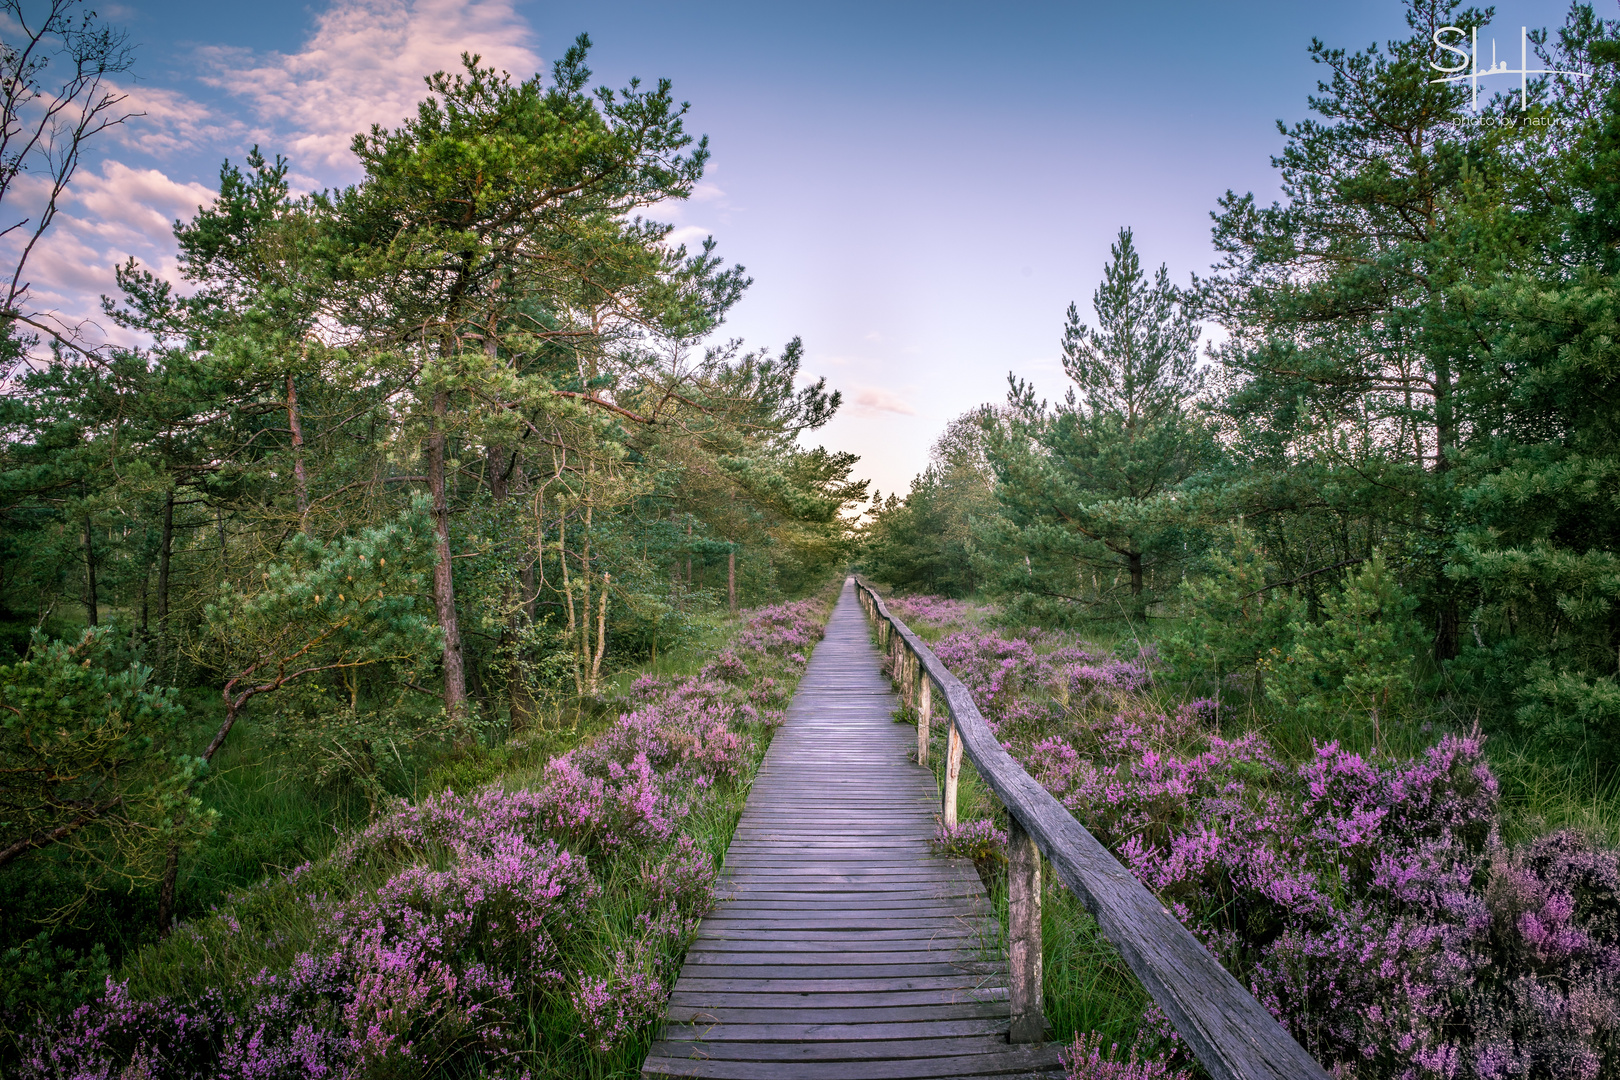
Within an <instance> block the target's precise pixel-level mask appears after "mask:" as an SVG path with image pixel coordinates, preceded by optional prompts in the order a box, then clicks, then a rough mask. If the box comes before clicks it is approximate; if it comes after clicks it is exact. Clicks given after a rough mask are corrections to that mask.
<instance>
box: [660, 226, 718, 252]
mask: <svg viewBox="0 0 1620 1080" xmlns="http://www.w3.org/2000/svg"><path fill="white" fill-rule="evenodd" d="M713 234H714V230H713V229H705V228H704V227H703V226H701V225H682V226H679V227H678V228H675V229H671V230H670V233H669V235H668V236H667V237H665V238H664V243H665V244H667V245H668V246H670V247H678V246H680V245H681V244H685V245H686V250H687V251H688V252H693V251H701V250H702V249H703V241H705V240H707V239H708V238H709V237H710V236H712V235H713Z"/></svg>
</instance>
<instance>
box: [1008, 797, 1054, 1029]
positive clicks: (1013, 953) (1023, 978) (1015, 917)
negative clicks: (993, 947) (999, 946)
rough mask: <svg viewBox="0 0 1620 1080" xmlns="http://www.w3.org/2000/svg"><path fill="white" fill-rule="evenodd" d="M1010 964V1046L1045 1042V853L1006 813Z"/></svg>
mask: <svg viewBox="0 0 1620 1080" xmlns="http://www.w3.org/2000/svg"><path fill="white" fill-rule="evenodd" d="M1007 962H1008V965H1009V967H1010V968H1011V970H1010V972H1009V975H1010V977H1011V978H1010V983H1011V985H1010V987H1009V993H1008V998H1009V1004H1010V1005H1011V1006H1012V1027H1011V1029H1009V1030H1008V1032H1007V1041H1008V1042H1015V1043H1033V1042H1042V1041H1044V1040H1045V1038H1046V1016H1045V1015H1044V1013H1043V1012H1042V1009H1041V852H1040V849H1039V848H1037V847H1036V846H1035V838H1034V837H1032V836H1030V835H1029V833H1027V832H1025V831H1024V826H1023V825H1022V824H1020V823H1019V821H1018V817H1017V815H1016V814H1013V813H1012V812H1010V811H1009V812H1008V814H1007Z"/></svg>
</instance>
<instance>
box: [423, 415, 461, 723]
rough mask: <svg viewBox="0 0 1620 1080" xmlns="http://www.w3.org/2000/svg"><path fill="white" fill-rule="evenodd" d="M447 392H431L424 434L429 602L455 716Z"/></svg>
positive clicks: (449, 708) (456, 651)
mask: <svg viewBox="0 0 1620 1080" xmlns="http://www.w3.org/2000/svg"><path fill="white" fill-rule="evenodd" d="M449 410H450V392H449V391H448V390H440V391H438V392H436V393H435V394H434V395H433V427H432V430H431V432H430V433H429V435H428V490H429V491H430V492H431V493H432V496H433V531H434V535H435V537H436V544H435V549H436V551H437V553H438V556H439V558H438V562H437V563H436V564H435V565H434V567H433V604H434V607H435V609H436V610H437V613H438V618H439V629H441V630H442V631H444V708H445V711H446V712H447V713H449V714H450V716H451V717H452V718H454V719H459V718H461V716H462V715H463V714H464V713H465V712H466V707H467V670H466V667H465V665H464V663H463V661H462V656H461V630H460V628H459V627H458V626H457V624H456V588H455V582H454V579H453V577H452V576H451V572H450V569H451V563H450V554H451V553H450V502H449V498H448V495H447V493H446V491H445V483H444V481H445V474H444V468H445V466H444V441H445V435H444V423H445V416H446V415H447V414H448V412H449Z"/></svg>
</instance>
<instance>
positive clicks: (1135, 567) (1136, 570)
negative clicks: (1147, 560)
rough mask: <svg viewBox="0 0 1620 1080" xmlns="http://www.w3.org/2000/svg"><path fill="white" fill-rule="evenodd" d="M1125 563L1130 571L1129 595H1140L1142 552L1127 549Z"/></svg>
mask: <svg viewBox="0 0 1620 1080" xmlns="http://www.w3.org/2000/svg"><path fill="white" fill-rule="evenodd" d="M1125 565H1126V566H1127V567H1129V568H1130V571H1131V595H1132V596H1141V595H1142V553H1141V552H1140V551H1127V552H1126V553H1125Z"/></svg>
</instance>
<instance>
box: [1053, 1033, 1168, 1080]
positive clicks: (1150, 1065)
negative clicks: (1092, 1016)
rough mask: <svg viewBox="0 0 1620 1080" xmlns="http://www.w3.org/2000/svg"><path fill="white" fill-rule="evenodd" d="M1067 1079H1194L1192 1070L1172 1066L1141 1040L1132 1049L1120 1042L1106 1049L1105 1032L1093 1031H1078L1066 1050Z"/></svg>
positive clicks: (1064, 1057)
mask: <svg viewBox="0 0 1620 1080" xmlns="http://www.w3.org/2000/svg"><path fill="white" fill-rule="evenodd" d="M1063 1064H1064V1067H1065V1068H1066V1069H1067V1070H1068V1071H1067V1074H1066V1076H1067V1080H1192V1074H1191V1073H1189V1072H1186V1071H1184V1070H1181V1069H1176V1068H1172V1067H1171V1065H1170V1064H1169V1063H1168V1062H1167V1061H1166V1060H1165V1059H1164V1058H1163V1057H1162V1056H1153V1057H1150V1056H1147V1055H1145V1054H1144V1053H1143V1052H1142V1048H1141V1045H1140V1043H1138V1044H1137V1045H1133V1046H1132V1047H1131V1048H1130V1050H1129V1051H1128V1052H1125V1051H1121V1049H1120V1047H1119V1044H1117V1043H1115V1044H1112V1045H1110V1046H1109V1047H1108V1052H1107V1053H1106V1054H1105V1053H1104V1052H1103V1046H1102V1036H1101V1035H1099V1034H1098V1033H1097V1032H1095V1031H1093V1032H1091V1033H1090V1034H1087V1035H1077V1036H1076V1037H1075V1040H1074V1045H1073V1046H1071V1047H1069V1048H1068V1050H1066V1051H1065V1052H1064V1054H1063Z"/></svg>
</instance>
